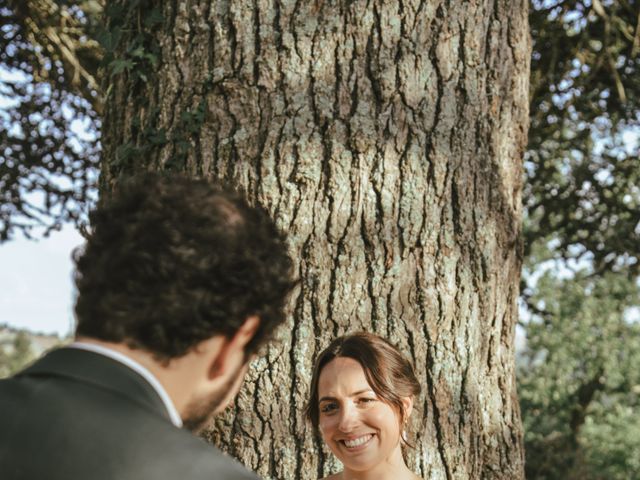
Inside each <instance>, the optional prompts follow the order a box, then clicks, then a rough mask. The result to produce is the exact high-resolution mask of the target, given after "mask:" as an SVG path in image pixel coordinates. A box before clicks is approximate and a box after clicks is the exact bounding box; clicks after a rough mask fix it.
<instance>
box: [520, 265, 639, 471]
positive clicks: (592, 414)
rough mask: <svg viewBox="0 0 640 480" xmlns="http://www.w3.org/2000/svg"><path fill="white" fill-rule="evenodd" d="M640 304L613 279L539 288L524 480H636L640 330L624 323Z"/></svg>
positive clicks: (628, 285) (525, 357) (532, 324)
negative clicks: (622, 431)
mask: <svg viewBox="0 0 640 480" xmlns="http://www.w3.org/2000/svg"><path fill="white" fill-rule="evenodd" d="M639 300H640V292H639V289H638V287H637V286H636V285H635V284H634V283H633V282H629V281H628V279H627V278H626V277H624V276H621V275H616V274H607V275H605V276H604V277H598V276H593V275H592V274H591V273H590V272H588V271H580V272H578V273H576V274H575V277H574V278H568V279H559V278H558V277H557V274H554V273H553V272H552V271H548V272H546V273H545V274H543V276H542V277H541V278H540V279H539V280H538V282H537V285H536V293H535V294H534V295H533V296H532V298H531V301H532V303H533V304H534V305H535V307H536V309H537V310H538V311H540V312H544V314H543V315H534V316H533V317H532V318H531V319H530V320H529V322H528V323H527V324H526V329H527V348H526V351H525V352H524V353H523V354H522V356H521V358H520V359H519V360H520V361H519V371H518V374H519V377H518V378H519V395H520V404H521V409H522V415H523V421H524V426H525V447H526V454H527V478H529V479H581V480H596V479H601V478H606V479H618V478H620V479H628V478H640V470H639V469H638V468H637V467H638V464H639V462H640V453H639V452H640V451H638V449H637V448H636V445H637V440H638V436H640V429H638V430H635V433H634V428H635V427H638V426H640V419H633V421H631V417H632V416H633V415H631V414H630V412H632V411H634V410H637V409H638V407H640V396H639V394H640V390H639V389H640V370H638V369H637V365H638V364H639V363H638V362H640V323H637V322H635V323H634V322H630V321H628V320H627V318H626V316H627V315H628V313H627V312H628V311H629V309H630V308H631V307H634V306H637V305H638V304H639ZM623 424H624V425H626V426H625V429H627V430H628V434H626V435H622V434H620V431H616V428H617V427H616V426H620V425H623ZM614 431H615V432H617V433H614Z"/></svg>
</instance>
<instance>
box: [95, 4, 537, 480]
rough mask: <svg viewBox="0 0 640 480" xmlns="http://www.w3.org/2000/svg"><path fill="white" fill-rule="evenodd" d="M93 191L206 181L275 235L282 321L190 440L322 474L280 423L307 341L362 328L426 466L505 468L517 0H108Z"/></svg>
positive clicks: (289, 421) (461, 472) (516, 148)
mask: <svg viewBox="0 0 640 480" xmlns="http://www.w3.org/2000/svg"><path fill="white" fill-rule="evenodd" d="M106 13H107V16H108V18H109V29H108V34H107V36H106V37H105V45H107V44H109V45H111V47H112V48H107V51H106V52H105V58H106V60H107V61H108V62H109V65H110V71H109V75H110V79H111V80H110V85H109V88H108V91H109V93H108V95H107V99H106V104H105V119H104V124H103V130H102V135H103V137H102V142H103V163H102V176H101V183H102V186H103V187H102V188H104V189H107V188H110V187H111V186H112V185H113V184H114V183H115V182H117V180H118V178H119V177H120V176H126V175H130V174H131V173H133V172H136V171H140V170H144V169H156V170H165V171H182V172H188V173H190V174H193V175H206V176H210V177H213V178H217V179H222V180H227V181H230V182H231V183H233V184H234V185H237V186H239V187H240V188H242V189H243V190H245V191H246V192H247V195H248V196H249V198H250V199H252V201H255V202H258V203H261V204H263V205H265V206H266V208H267V209H268V210H269V211H270V212H271V213H272V215H273V216H274V218H276V220H277V222H278V223H279V225H280V226H281V227H282V228H283V229H285V230H286V231H287V232H288V233H289V238H290V241H291V248H292V250H293V252H294V256H295V257H296V258H297V259H298V264H297V269H298V275H299V277H300V278H301V279H302V283H301V288H300V290H299V291H297V292H296V294H295V295H294V298H293V302H292V305H291V314H292V315H291V320H290V323H289V324H288V325H287V327H288V328H287V329H286V330H283V331H282V332H281V333H280V337H279V343H278V345H276V346H274V347H273V348H271V349H269V351H268V352H267V355H266V357H265V358H263V359H261V360H260V361H258V362H257V364H256V365H255V366H254V368H253V369H252V371H251V373H250V381H248V382H247V383H246V387H245V389H244V390H243V393H242V394H241V396H240V398H239V400H238V401H237V402H236V409H235V411H234V412H231V413H230V414H229V415H228V416H226V417H225V418H223V419H221V420H219V422H218V423H219V424H220V425H224V427H225V428H221V429H214V430H212V432H211V435H210V438H211V439H212V440H213V441H215V442H216V443H218V444H220V445H222V446H223V447H224V448H225V449H226V450H227V451H228V452H230V453H231V454H232V455H234V456H237V457H238V458H240V459H241V460H242V461H243V462H244V463H246V464H247V465H248V466H249V467H250V468H252V469H255V470H257V471H258V472H259V474H261V475H262V476H265V477H271V478H317V476H319V475H326V474H327V473H328V472H329V471H331V470H333V469H334V468H335V465H334V462H333V461H332V460H330V459H329V458H328V456H327V453H326V452H325V451H324V450H323V449H322V448H321V446H320V443H321V442H320V441H319V439H317V438H315V437H314V436H313V435H312V433H311V431H310V428H309V426H308V425H306V424H305V422H304V420H303V416H302V409H303V405H304V403H305V400H306V394H307V390H308V386H307V383H308V379H309V372H310V371H311V365H312V361H313V358H314V355H315V354H316V353H317V352H318V351H319V350H320V349H321V348H322V347H324V346H325V345H326V344H327V343H328V342H329V340H330V339H332V338H333V337H335V336H336V335H339V334H341V333H344V332H346V331H351V330H356V329H366V330H370V331H375V332H379V333H381V334H383V335H385V336H388V337H390V338H391V339H392V340H393V341H394V342H397V343H398V344H399V345H400V346H401V348H402V349H403V350H404V351H405V352H407V354H408V355H410V356H412V357H413V359H414V361H415V363H416V365H417V370H418V372H419V375H420V377H421V380H422V383H423V385H425V395H424V397H423V398H420V399H419V401H418V404H419V406H420V409H419V410H421V412H420V413H419V414H417V415H415V417H414V425H413V429H412V430H413V433H414V435H415V436H416V437H417V441H416V444H417V445H418V448H417V449H416V450H415V451H409V452H408V455H409V462H410V464H411V465H412V467H413V468H415V469H416V471H417V472H419V473H420V474H421V475H422V476H424V477H426V478H449V479H453V478H459V479H468V478H487V479H489V478H492V479H497V478H504V479H515V478H522V473H523V452H522V442H521V428H520V419H519V409H518V403H517V397H516V392H515V376H514V373H515V371H514V370H515V368H514V354H513V353H514V351H513V348H514V347H513V336H514V327H515V321H516V314H517V306H516V301H517V297H518V283H519V278H520V263H521V257H520V252H519V246H520V234H521V232H520V223H521V202H520V192H521V179H522V154H523V151H524V147H525V142H526V130H527V117H528V111H527V107H528V96H527V95H528V81H527V79H528V75H529V71H528V63H529V54H530V52H529V36H528V29H527V5H526V3H525V2H523V1H516V2H514V1H506V0H502V1H500V0H499V1H497V2H483V3H478V4H469V3H468V2H463V1H455V2H438V1H434V2H421V1H402V2H399V1H376V2H364V1H355V2H295V3H288V2H254V1H241V0H240V1H233V2H230V1H216V2H208V1H206V2H205V1H203V2H189V3H183V2H178V3H172V2H162V3H155V2H124V1H123V2H113V3H110V4H109V6H108V8H107V10H106Z"/></svg>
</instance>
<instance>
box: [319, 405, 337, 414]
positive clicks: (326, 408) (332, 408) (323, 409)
mask: <svg viewBox="0 0 640 480" xmlns="http://www.w3.org/2000/svg"><path fill="white" fill-rule="evenodd" d="M337 408H338V407H337V406H336V404H335V403H325V404H323V405H322V406H320V413H331V412H333V411H335V410H336V409H337Z"/></svg>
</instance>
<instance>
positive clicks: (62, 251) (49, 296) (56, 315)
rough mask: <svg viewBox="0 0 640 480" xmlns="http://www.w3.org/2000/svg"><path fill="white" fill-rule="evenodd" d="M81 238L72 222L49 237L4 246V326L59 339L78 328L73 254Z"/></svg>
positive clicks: (0, 267) (0, 298) (0, 306)
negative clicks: (74, 307)
mask: <svg viewBox="0 0 640 480" xmlns="http://www.w3.org/2000/svg"><path fill="white" fill-rule="evenodd" d="M82 242H83V239H82V237H81V236H80V234H79V233H78V232H77V231H76V230H75V229H74V228H73V226H71V225H67V226H65V227H64V228H63V229H62V231H59V232H52V233H51V235H50V236H49V237H48V238H41V239H39V240H27V239H24V238H19V235H16V238H15V239H14V240H11V241H8V242H5V243H3V244H0V325H2V324H6V325H9V326H11V327H15V328H20V329H28V330H31V331H33V332H39V333H47V334H56V335H58V336H60V337H64V336H67V335H69V334H70V333H71V332H72V331H73V327H74V317H73V299H74V295H75V293H74V292H75V287H74V286H73V276H72V274H73V262H72V261H71V252H72V250H73V249H74V248H75V247H76V246H78V245H81V244H82Z"/></svg>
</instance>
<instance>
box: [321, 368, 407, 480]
mask: <svg viewBox="0 0 640 480" xmlns="http://www.w3.org/2000/svg"><path fill="white" fill-rule="evenodd" d="M318 399H319V402H318V404H319V412H320V417H319V427H320V432H321V433H322V437H323V438H324V441H325V442H327V445H329V448H331V450H332V451H333V453H334V454H335V455H336V456H337V457H338V458H339V459H340V461H341V462H342V463H343V464H344V466H345V468H346V469H349V470H354V471H367V470H372V469H374V468H376V467H378V466H381V465H383V464H395V463H396V462H398V461H402V462H404V461H403V460H402V453H401V451H400V419H399V415H398V412H396V410H395V409H394V408H393V407H392V406H391V405H389V404H388V403H385V402H384V401H383V400H382V399H380V398H378V396H377V395H376V393H375V392H374V391H373V389H372V388H371V386H370V385H369V383H368V382H367V378H366V377H365V374H364V370H363V369H362V367H361V366H360V364H359V363H358V362H357V361H356V360H354V359H352V358H346V357H338V358H335V359H333V360H332V361H330V362H329V363H328V364H327V365H325V367H324V368H323V369H322V371H321V372H320V377H319V379H318ZM407 401H408V402H409V404H407V405H405V411H407V410H408V409H410V408H411V405H410V403H411V401H410V400H409V399H407ZM408 414H409V411H407V415H408Z"/></svg>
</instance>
